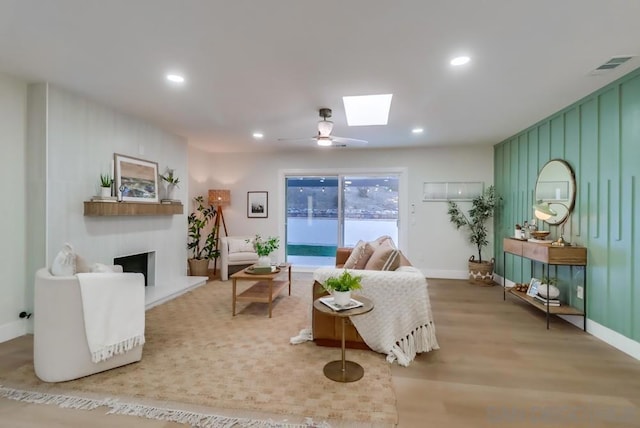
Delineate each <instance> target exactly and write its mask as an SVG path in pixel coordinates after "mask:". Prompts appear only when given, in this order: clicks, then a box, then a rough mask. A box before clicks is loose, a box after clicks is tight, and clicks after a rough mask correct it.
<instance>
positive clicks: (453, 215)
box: [447, 186, 500, 285]
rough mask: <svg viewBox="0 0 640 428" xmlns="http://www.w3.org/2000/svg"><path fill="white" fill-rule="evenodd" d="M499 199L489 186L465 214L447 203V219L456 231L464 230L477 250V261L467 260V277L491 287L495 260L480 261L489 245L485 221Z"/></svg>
mask: <svg viewBox="0 0 640 428" xmlns="http://www.w3.org/2000/svg"><path fill="white" fill-rule="evenodd" d="M499 200H500V198H499V197H498V196H496V193H495V188H494V187H493V186H489V187H488V188H487V189H486V190H485V191H484V192H483V193H482V195H479V196H476V197H475V198H474V199H473V201H472V202H471V205H472V207H471V209H470V210H469V212H468V213H467V214H465V213H463V212H462V211H461V210H460V207H459V206H458V204H457V203H456V202H454V201H449V202H448V205H449V210H448V211H447V214H449V219H450V220H451V223H453V225H454V226H455V227H456V229H460V228H465V229H466V230H467V232H468V234H469V241H470V242H471V243H472V244H474V245H475V246H476V248H477V249H478V260H475V256H473V255H472V256H471V258H469V277H470V278H471V279H472V280H474V281H476V282H479V283H481V284H487V285H493V267H494V261H495V259H491V261H486V260H482V249H483V248H484V247H486V246H487V245H488V244H489V240H488V238H487V235H488V231H487V221H488V220H489V219H490V218H491V217H493V214H494V211H495V208H496V206H497V204H498V202H499Z"/></svg>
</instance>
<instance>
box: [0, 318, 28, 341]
mask: <svg viewBox="0 0 640 428" xmlns="http://www.w3.org/2000/svg"><path fill="white" fill-rule="evenodd" d="M28 332H29V321H27V320H26V319H21V320H18V321H13V322H10V323H7V324H3V325H0V343H2V342H6V341H8V340H11V339H15V338H16V337H20V336H24V335H25V334H27V333H28Z"/></svg>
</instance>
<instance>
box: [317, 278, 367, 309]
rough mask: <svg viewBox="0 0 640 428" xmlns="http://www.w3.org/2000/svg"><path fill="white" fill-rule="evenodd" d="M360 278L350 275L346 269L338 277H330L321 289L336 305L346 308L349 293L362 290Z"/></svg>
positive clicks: (349, 299) (349, 297) (349, 296)
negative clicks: (329, 295)
mask: <svg viewBox="0 0 640 428" xmlns="http://www.w3.org/2000/svg"><path fill="white" fill-rule="evenodd" d="M361 282H362V276H357V275H352V274H351V272H349V271H348V270H347V269H345V270H344V272H342V275H340V276H337V277H336V276H331V277H329V278H327V280H326V281H325V282H324V284H322V287H323V288H324V289H325V290H327V292H329V293H331V295H332V296H333V301H334V303H335V304H336V305H339V306H347V305H348V304H349V302H350V301H351V292H352V291H354V290H360V289H361V288H362V283H361Z"/></svg>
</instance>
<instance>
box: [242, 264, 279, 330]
mask: <svg viewBox="0 0 640 428" xmlns="http://www.w3.org/2000/svg"><path fill="white" fill-rule="evenodd" d="M250 272H251V267H248V268H246V269H243V270H241V271H238V272H236V273H234V274H233V275H231V279H232V280H233V299H232V304H231V313H232V314H233V316H234V317H235V316H236V302H258V303H268V304H269V318H271V304H272V303H273V299H274V298H275V297H277V296H278V294H279V293H280V292H281V291H282V290H283V289H284V288H285V287H287V286H288V287H289V296H291V263H283V264H281V265H279V266H278V270H277V271H276V272H273V273H264V274H253V273H250ZM285 274H286V276H285ZM283 276H285V278H286V279H282V277H283ZM237 281H253V282H255V284H253V285H252V286H251V287H249V288H247V289H246V290H244V291H243V292H242V293H240V294H237V288H236V282H237Z"/></svg>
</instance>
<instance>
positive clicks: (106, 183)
mask: <svg viewBox="0 0 640 428" xmlns="http://www.w3.org/2000/svg"><path fill="white" fill-rule="evenodd" d="M112 184H113V178H111V176H110V175H109V174H100V196H102V197H103V198H105V197H107V196H111V185H112Z"/></svg>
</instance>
